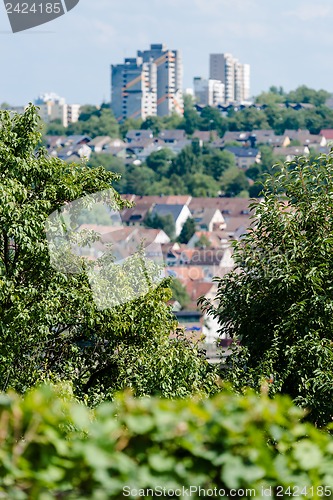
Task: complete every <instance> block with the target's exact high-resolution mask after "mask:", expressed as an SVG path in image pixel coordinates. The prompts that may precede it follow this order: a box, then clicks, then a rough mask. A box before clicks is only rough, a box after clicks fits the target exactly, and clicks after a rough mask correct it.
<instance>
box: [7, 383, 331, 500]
mask: <svg viewBox="0 0 333 500" xmlns="http://www.w3.org/2000/svg"><path fill="white" fill-rule="evenodd" d="M67 392H68V391H67V390H66V387H65V388H64V387H63V386H62V387H58V388H51V387H49V386H45V387H41V388H39V389H35V390H34V391H32V392H30V393H28V394H27V395H26V397H25V398H24V399H21V398H20V397H19V396H17V395H15V394H14V393H12V394H9V395H4V396H2V397H1V399H0V421H1V433H0V445H1V446H0V496H1V493H3V495H2V497H4V498H10V499H11V500H15V499H27V498H38V499H43V500H47V499H51V498H52V499H53V498H69V499H78V498H79V499H88V498H89V499H99V500H101V499H119V498H122V497H123V496H128V497H129V498H135V497H140V496H141V497H142V496H144V495H143V492H140V491H139V490H140V489H141V490H142V489H145V490H146V489H147V488H159V487H160V488H166V489H167V490H168V489H173V490H175V489H179V488H180V489H181V488H182V487H184V488H185V490H186V489H188V488H189V487H190V486H192V488H199V487H200V488H202V489H206V490H207V489H214V488H217V490H225V494H226V495H228V494H232V493H231V492H230V490H232V489H236V490H239V489H244V490H246V489H251V490H252V489H255V490H257V491H256V496H258V495H261V491H262V490H261V489H262V488H264V487H265V488H270V487H271V488H272V492H273V493H272V496H274V492H275V494H276V493H278V492H279V491H282V490H284V491H286V490H287V488H288V487H290V489H291V490H290V491H291V494H293V493H295V494H296V493H298V495H299V496H303V498H305V497H307V498H309V497H313V498H319V497H320V496H327V495H325V494H324V493H322V494H321V492H322V491H323V492H324V491H325V492H326V493H330V488H331V487H332V486H333V473H332V470H333V458H332V452H333V441H332V438H331V436H330V435H329V434H328V433H324V432H322V431H319V430H318V429H316V428H315V427H314V426H313V425H312V424H310V423H300V419H301V417H302V416H303V412H302V410H300V409H298V408H296V407H294V406H293V405H292V403H291V402H290V400H289V399H288V398H286V397H281V396H278V397H276V399H275V400H271V399H269V398H268V397H267V395H266V394H262V395H261V396H258V395H255V394H253V393H248V394H247V395H245V396H236V395H234V394H230V393H228V392H227V391H224V392H223V393H221V394H219V395H217V396H215V397H213V398H210V399H199V398H197V399H191V400H163V399H154V398H152V399H148V398H144V399H134V398H133V397H132V396H131V394H129V393H124V394H121V395H119V396H118V398H117V400H116V401H115V402H114V403H103V404H102V405H101V406H99V407H98V408H97V409H96V410H95V411H94V412H93V411H92V410H89V409H88V408H86V407H85V406H83V405H82V404H79V403H77V402H75V401H73V400H72V399H71V398H70V397H68V396H66V393H67ZM322 485H324V486H323V490H320V489H317V488H319V486H322ZM126 486H127V487H128V489H126V490H124V489H123V488H125V487H126ZM325 486H326V490H325V489H324V488H325ZM311 487H312V488H313V489H312V490H311ZM131 490H137V494H136V495H135V492H132V493H133V495H131V494H130V493H131ZM156 491H157V490H156ZM301 491H303V492H302V493H301ZM191 492H192V497H193V498H199V492H198V491H197V492H195V490H194V489H192V490H191ZM246 493H247V496H254V493H253V491H252V493H251V492H249V491H248V492H246ZM6 495H7V496H6ZM176 495H177V494H176ZM218 495H219V496H223V494H222V492H221V491H220V493H219V494H218ZM147 496H149V495H148V494H147V495H145V497H146V498H147ZM150 496H152V495H151V494H150ZM165 496H166V497H167V498H172V497H173V495H172V494H170V492H169V493H167V494H166V495H165ZM178 496H179V495H178ZM201 496H202V494H201ZM233 496H234V495H233ZM239 496H242V494H241V492H239ZM243 496H245V495H243ZM328 496H329V495H328Z"/></svg>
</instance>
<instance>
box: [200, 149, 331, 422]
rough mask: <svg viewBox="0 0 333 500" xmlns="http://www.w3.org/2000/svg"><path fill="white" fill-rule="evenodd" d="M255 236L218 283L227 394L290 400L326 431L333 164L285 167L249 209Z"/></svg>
mask: <svg viewBox="0 0 333 500" xmlns="http://www.w3.org/2000/svg"><path fill="white" fill-rule="evenodd" d="M253 206H254V208H255V212H256V216H255V226H254V227H253V228H252V230H250V231H249V233H248V234H247V235H246V236H245V237H244V238H243V239H242V240H241V241H240V242H239V243H237V245H236V247H235V253H234V259H235V263H236V269H235V271H233V272H232V273H230V274H229V275H227V276H225V277H224V278H222V279H221V280H219V285H218V293H217V301H218V304H217V307H213V306H212V305H211V304H209V303H207V301H205V300H203V301H202V303H203V304H204V306H206V307H207V308H208V309H209V311H210V313H211V314H212V315H213V316H215V317H216V318H218V319H219V322H220V325H221V333H225V334H227V335H230V336H231V337H233V338H234V339H235V340H239V341H240V343H241V347H236V348H235V352H234V354H233V355H232V356H231V357H230V358H229V360H228V367H229V369H228V370H227V375H228V376H229V378H230V379H231V380H232V382H233V384H234V386H235V387H236V388H238V389H240V390H241V389H242V388H243V387H245V386H252V387H254V388H256V389H259V388H260V385H261V383H262V380H263V379H271V381H272V383H271V384H270V393H271V394H272V395H273V394H276V393H278V392H282V393H286V394H289V395H290V396H291V397H292V398H293V399H294V401H295V402H296V403H297V404H299V405H300V406H302V407H304V408H308V409H309V410H310V413H309V415H308V418H309V419H310V420H311V421H312V422H315V423H316V424H317V425H325V424H326V423H328V422H331V421H332V416H333V386H332V380H333V315H332V311H333V261H332V251H333V156H332V154H330V155H327V156H326V155H323V156H321V157H319V158H317V159H316V160H314V161H313V162H312V163H311V161H309V160H308V159H306V158H303V157H301V158H298V159H295V160H294V161H293V162H291V163H287V164H285V166H284V167H283V169H282V171H281V172H280V173H279V174H278V175H276V176H275V177H272V178H271V179H268V181H267V183H266V188H265V191H264V198H263V200H262V201H260V202H259V201H258V202H256V203H254V205H253Z"/></svg>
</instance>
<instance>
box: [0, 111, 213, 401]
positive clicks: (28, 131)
mask: <svg viewBox="0 0 333 500" xmlns="http://www.w3.org/2000/svg"><path fill="white" fill-rule="evenodd" d="M40 137H41V136H40V132H39V121H38V115H37V112H36V109H35V108H34V107H33V106H30V107H29V108H28V109H27V110H26V112H25V113H24V114H23V115H22V116H21V115H18V114H14V115H13V116H11V115H10V114H9V113H8V112H1V114H0V195H1V202H2V203H1V205H0V317H1V323H0V390H2V391H6V390H7V389H8V388H11V389H15V390H16V391H17V392H20V393H24V392H25V391H26V390H27V389H29V388H30V387H33V386H34V385H36V384H38V383H40V382H42V381H53V382H55V381H62V380H70V381H71V382H72V384H73V387H74V390H75V394H76V396H77V397H79V398H82V399H83V400H85V401H87V402H88V403H89V404H92V405H94V404H97V403H98V402H100V401H102V400H105V399H112V397H113V394H114V392H116V391H119V390H121V389H123V388H125V387H131V388H133V390H134V392H135V394H136V395H138V396H143V395H161V396H165V397H184V396H187V395H190V394H193V393H196V392H202V391H203V392H208V393H210V392H211V391H213V392H214V391H215V390H216V387H217V386H216V384H215V375H214V373H213V370H212V368H211V367H210V366H209V365H208V363H207V362H206V360H205V359H204V357H203V356H202V355H201V354H200V352H199V351H198V349H197V348H196V346H193V345H191V344H190V343H189V342H187V341H185V340H184V339H182V338H180V336H178V337H177V338H175V339H170V333H171V332H174V331H175V329H176V327H177V323H176V321H175V317H174V315H173V314H172V313H171V310H170V308H169V307H168V306H167V304H166V303H167V301H168V300H169V299H170V298H171V291H170V289H169V288H168V283H167V282H166V281H163V282H162V283H160V285H159V286H150V284H149V287H148V286H147V287H146V289H145V290H144V293H143V294H142V296H140V297H139V298H136V299H135V300H132V296H131V294H130V291H131V290H132V289H133V283H131V279H132V278H133V280H135V279H136V275H137V274H138V272H137V271H138V269H139V268H138V262H140V256H138V257H137V258H136V260H137V262H135V258H134V257H133V259H132V260H131V259H128V260H126V262H125V263H124V265H123V266H117V265H116V264H114V262H113V261H112V259H110V256H109V255H108V254H107V252H105V255H103V256H102V257H101V258H100V259H99V264H101V266H102V268H103V276H102V278H105V282H106V283H107V282H108V281H107V279H108V278H110V277H111V278H112V280H113V281H112V282H113V283H114V286H113V292H114V294H116V295H119V294H120V295H121V298H122V300H123V304H122V305H116V306H115V307H113V308H108V309H103V310H100V309H99V308H98V307H97V305H96V304H95V302H94V300H93V298H94V297H93V293H92V289H91V287H90V283H89V280H88V276H87V274H86V273H85V272H84V271H85V270H89V269H90V270H91V268H92V266H93V265H94V264H93V263H92V262H90V263H88V262H87V261H85V262H84V263H83V262H82V261H80V262H79V263H80V264H81V267H82V272H79V274H65V272H60V271H59V270H57V269H55V268H54V267H53V266H52V265H51V262H50V255H49V249H48V244H47V240H46V235H45V221H46V220H47V218H48V217H49V215H50V214H52V213H53V212H55V211H56V210H58V211H59V210H60V209H61V208H62V207H63V206H64V205H65V204H69V203H70V202H72V201H73V200H77V199H81V198H83V197H86V196H87V195H91V194H94V193H96V192H100V191H104V190H108V192H109V191H110V192H111V193H113V196H114V199H115V200H116V201H117V203H118V207H119V209H121V208H122V207H124V206H125V204H126V203H125V202H124V201H122V200H121V199H120V197H119V195H118V193H117V192H116V191H114V189H113V182H114V181H115V180H117V176H116V175H115V174H113V173H112V172H107V171H106V170H105V169H104V168H103V167H100V168H95V169H90V168H88V167H87V166H85V165H84V164H71V165H68V164H66V163H65V162H63V161H61V160H59V159H58V158H50V157H49V156H47V154H46V152H45V151H43V150H38V151H37V153H36V148H37V146H38V143H39V141H40ZM88 208H89V207H88ZM66 257H67V255H66ZM71 258H73V259H74V258H76V259H80V258H79V257H73V256H71ZM63 260H65V262H66V263H68V264H70V261H67V259H63ZM119 269H120V270H119ZM108 273H110V274H108ZM112 273H113V274H112ZM101 275H102V273H101ZM145 283H146V281H145ZM134 285H135V286H136V287H137V288H138V287H139V285H140V286H141V284H140V283H139V284H137V283H134ZM131 287H132V288H131ZM138 289H139V288H138ZM106 290H107V286H106V287H105V288H103V289H101V290H100V297H102V298H103V297H104V296H105V295H106ZM140 290H141V289H140ZM126 299H128V301H127V302H126ZM117 304H119V302H117Z"/></svg>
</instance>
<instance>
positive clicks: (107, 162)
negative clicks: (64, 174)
mask: <svg viewBox="0 0 333 500" xmlns="http://www.w3.org/2000/svg"><path fill="white" fill-rule="evenodd" d="M88 166H89V167H91V168H96V167H101V166H103V167H104V168H105V170H108V171H109V172H114V173H116V174H119V176H120V178H119V179H118V180H115V181H114V184H113V185H114V188H115V189H116V190H117V191H118V192H119V193H121V194H125V193H126V191H127V179H126V173H127V170H126V167H125V163H124V161H123V160H122V159H121V158H117V157H115V156H113V155H112V154H109V153H92V155H91V156H90V158H89V161H88Z"/></svg>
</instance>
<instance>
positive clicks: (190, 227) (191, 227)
mask: <svg viewBox="0 0 333 500" xmlns="http://www.w3.org/2000/svg"><path fill="white" fill-rule="evenodd" d="M194 233H195V220H194V219H193V218H192V217H189V218H188V219H186V221H185V223H184V225H183V227H182V230H181V233H180V235H179V237H178V240H179V243H185V244H187V243H188V242H189V241H190V239H191V238H192V236H193V235H194Z"/></svg>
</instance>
